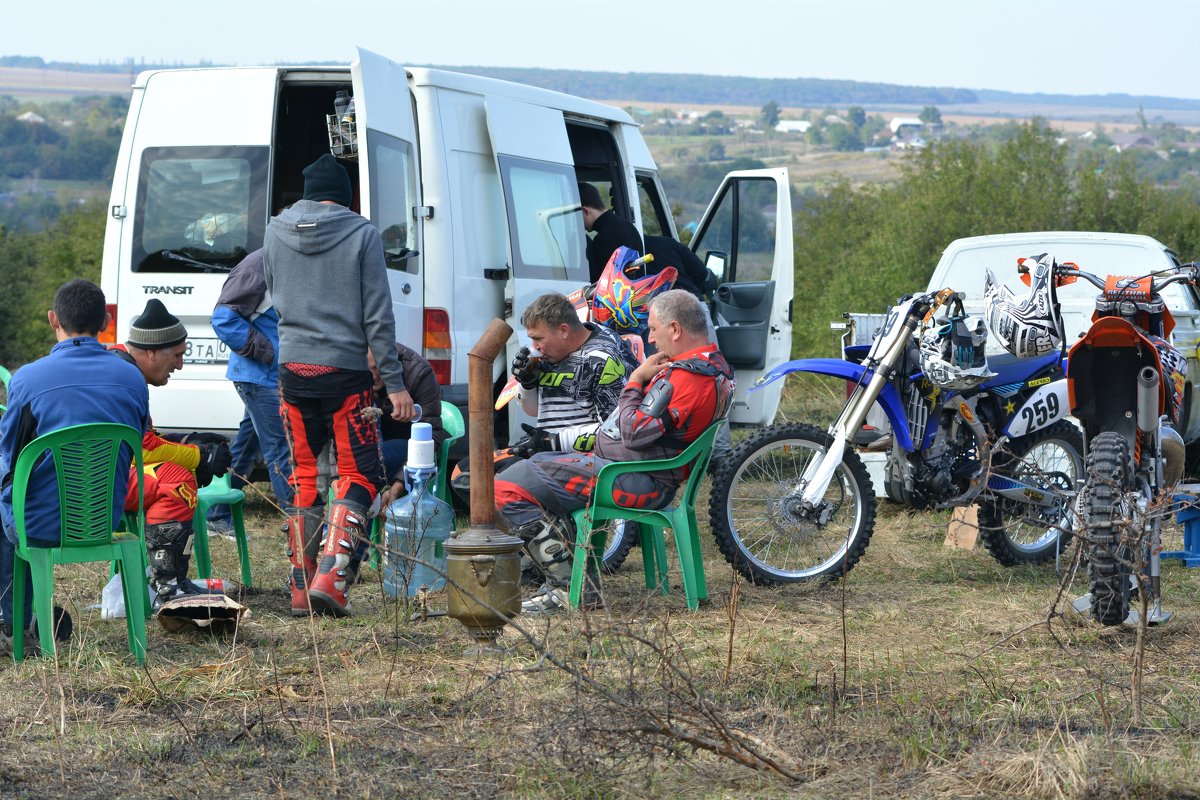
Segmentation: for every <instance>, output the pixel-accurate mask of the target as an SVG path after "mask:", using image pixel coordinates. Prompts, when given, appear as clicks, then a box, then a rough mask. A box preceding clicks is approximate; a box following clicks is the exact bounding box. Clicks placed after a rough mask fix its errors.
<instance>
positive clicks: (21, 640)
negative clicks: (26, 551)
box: [0, 534, 29, 661]
mask: <svg viewBox="0 0 1200 800" xmlns="http://www.w3.org/2000/svg"><path fill="white" fill-rule="evenodd" d="M2 535H3V534H0V536H2ZM28 591H29V587H28V585H27V583H26V580H25V560H24V559H23V558H21V556H19V555H17V554H16V553H14V554H13V583H12V610H13V626H12V627H13V641H12V648H13V661H24V660H25V634H24V632H23V631H22V630H21V624H22V622H24V620H25V602H26V592H28ZM17 620H21V621H22V622H17Z"/></svg>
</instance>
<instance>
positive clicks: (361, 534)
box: [263, 153, 413, 616]
mask: <svg viewBox="0 0 1200 800" xmlns="http://www.w3.org/2000/svg"><path fill="white" fill-rule="evenodd" d="M353 197H354V190H353V187H352V186H351V184H350V176H349V175H348V174H347V173H346V170H345V168H344V167H343V166H342V165H341V164H339V163H338V161H337V159H335V158H334V157H333V156H331V155H329V154H328V153H326V154H325V155H322V156H321V157H320V158H318V159H317V160H316V161H314V162H313V163H312V164H309V165H308V166H307V167H305V169H304V198H303V199H302V200H299V201H297V202H296V203H295V204H294V205H292V206H291V207H290V208H287V209H285V210H284V211H282V212H281V213H280V214H279V216H277V217H275V218H274V219H272V220H271V222H270V224H269V225H268V226H267V232H266V236H265V238H264V241H263V256H264V260H263V274H264V277H265V278H266V281H267V290H268V291H269V292H270V293H271V299H272V301H273V303H274V304H275V310H276V311H277V312H278V313H279V390H280V395H281V396H282V400H283V402H282V405H281V408H280V414H281V415H282V416H283V424H284V431H285V432H286V433H287V436H288V443H289V444H290V445H291V448H292V457H293V461H294V464H295V466H294V469H293V470H292V486H293V488H294V490H295V500H294V502H295V507H294V508H291V509H289V510H288V512H289V518H288V524H287V530H288V558H289V559H290V560H291V563H292V578H291V587H292V613H293V614H295V615H297V616H300V615H307V614H308V613H310V611H311V612H317V613H328V614H333V615H335V616H347V615H349V614H350V613H351V609H350V602H349V599H348V598H347V591H348V590H349V585H348V584H349V582H350V580H351V579H352V578H351V576H352V575H354V574H357V571H358V563H357V562H358V559H359V553H361V552H362V550H360V549H359V547H360V545H361V544H363V543H365V542H366V541H367V535H368V531H367V526H368V525H369V524H370V520H369V516H368V513H369V509H370V506H371V504H372V502H373V501H374V500H375V497H376V495H377V494H378V493H379V490H380V488H381V487H382V485H383V482H384V475H383V467H382V465H381V464H380V458H379V421H378V418H377V417H376V416H372V411H367V409H370V408H372V407H373V398H372V385H373V383H374V380H373V379H372V377H371V371H370V369H369V367H368V365H367V352H368V351H370V352H371V354H372V355H373V356H374V358H375V364H376V365H377V369H378V371H379V375H380V377H381V378H382V380H383V384H384V391H385V392H386V394H387V397H388V400H389V401H390V402H391V404H392V408H393V411H392V414H391V416H392V419H395V420H397V421H400V422H405V421H408V420H411V419H412V417H413V401H412V397H411V396H410V395H409V393H408V391H407V390H406V389H405V385H404V370H403V368H402V367H401V365H400V361H399V360H398V359H397V357H396V341H395V340H396V335H395V333H396V323H395V319H394V317H393V316H392V296H391V291H390V290H389V288H388V279H387V268H386V265H385V262H384V256H383V242H382V241H381V239H380V236H379V232H378V231H377V230H376V229H375V227H374V226H373V225H372V224H371V223H370V222H369V221H367V220H366V219H364V218H363V217H361V216H359V215H358V214H356V213H354V212H353V211H351V210H350V209H349V208H348V207H347V206H349V205H350V203H351V202H352V201H353ZM331 439H332V441H333V445H334V451H335V452H336V453H337V467H338V475H339V477H338V480H337V481H336V482H335V483H334V485H333V488H334V501H333V506H332V509H331V510H330V513H329V524H328V526H327V532H326V536H325V540H324V542H322V541H321V538H320V536H321V521H322V518H323V517H324V511H325V499H324V497H322V495H321V493H320V492H319V491H318V490H317V456H318V454H319V453H320V452H321V450H322V449H324V447H325V445H326V444H327V443H328V442H329V441H330V440H331Z"/></svg>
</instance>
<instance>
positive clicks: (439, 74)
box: [133, 65, 636, 124]
mask: <svg viewBox="0 0 1200 800" xmlns="http://www.w3.org/2000/svg"><path fill="white" fill-rule="evenodd" d="M263 70H272V71H275V72H286V73H288V74H291V75H294V74H295V73H304V72H307V73H313V74H314V77H316V76H317V74H320V75H321V76H322V77H323V79H325V80H329V79H330V78H333V77H335V76H338V75H346V77H349V72H350V68H349V67H348V66H339V65H328V66H321V65H304V66H273V67H185V68H182V69H153V70H146V71H144V72H142V73H140V74H139V75H138V76H137V79H136V80H135V81H134V83H133V86H134V88H145V86H146V82H147V81H148V80H149V78H150V77H151V76H152V75H155V74H157V73H162V72H211V73H213V74H219V73H222V72H246V71H255V72H258V71H263ZM405 70H406V71H407V72H408V75H409V80H410V81H412V83H413V84H414V85H416V86H432V87H438V88H446V89H455V90H458V91H463V92H473V93H476V94H492V95H499V96H501V97H507V98H511V99H513V100H520V101H523V102H526V103H532V104H534V105H539V106H544V107H547V108H557V109H559V110H561V111H566V112H570V113H574V114H579V115H581V116H587V117H595V118H597V119H604V120H608V121H610V122H622V123H626V124H636V123H634V121H633V118H632V117H631V116H629V114H627V113H626V112H625V111H623V110H621V109H619V108H616V107H615V106H609V105H605V104H604V103H598V102H596V101H594V100H587V99H585V98H582V97H577V96H575V95H570V94H565V93H563V92H556V91H553V90H551V89H542V88H539V87H537V86H529V85H527V84H523V83H514V82H512V81H504V80H500V79H499V78H486V77H484V76H482V75H470V74H467V73H465V72H453V71H451V70H445V69H434V68H432V67H405Z"/></svg>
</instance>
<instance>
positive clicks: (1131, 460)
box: [1018, 256, 1200, 625]
mask: <svg viewBox="0 0 1200 800" xmlns="http://www.w3.org/2000/svg"><path fill="white" fill-rule="evenodd" d="M1198 269H1200V268H1198V267H1197V265H1195V264H1185V265H1182V266H1180V267H1178V268H1176V270H1175V271H1174V272H1173V273H1172V274H1170V275H1168V276H1166V277H1159V276H1157V275H1145V276H1142V277H1121V276H1114V275H1110V276H1107V277H1100V276H1098V275H1093V274H1091V273H1089V272H1086V271H1084V270H1083V269H1081V268H1080V267H1079V266H1077V265H1076V264H1073V263H1071V262H1066V263H1062V264H1059V263H1056V262H1055V261H1054V260H1053V258H1051V257H1050V256H1040V257H1036V258H1027V259H1022V260H1021V261H1020V262H1019V265H1018V271H1019V272H1020V273H1021V276H1022V280H1024V281H1026V282H1027V283H1028V282H1029V281H1030V273H1031V270H1032V271H1034V272H1035V273H1036V272H1040V273H1042V275H1035V277H1034V280H1037V278H1038V277H1042V276H1044V275H1045V273H1047V272H1048V273H1049V275H1050V279H1049V280H1048V281H1047V282H1048V284H1049V292H1050V296H1051V297H1052V298H1054V299H1053V301H1052V302H1051V304H1050V305H1051V308H1052V309H1055V310H1057V308H1058V303H1057V295H1056V290H1057V288H1058V287H1059V286H1063V285H1066V284H1068V283H1073V282H1074V281H1076V280H1077V279H1079V278H1083V279H1084V280H1086V281H1088V282H1089V283H1091V284H1092V285H1094V286H1095V287H1096V288H1097V289H1099V290H1100V293H1099V294H1098V295H1097V297H1096V310H1095V312H1094V313H1093V315H1092V325H1091V327H1090V328H1088V330H1087V332H1086V333H1084V334H1083V337H1082V338H1081V339H1079V341H1077V342H1076V343H1075V344H1074V345H1072V347H1071V349H1070V352H1069V353H1068V355H1067V362H1068V367H1067V374H1068V376H1069V377H1068V381H1067V382H1068V391H1069V397H1070V402H1071V413H1072V414H1073V415H1074V416H1075V418H1076V419H1078V420H1079V422H1080V423H1081V424H1082V425H1083V432H1084V438H1085V440H1086V442H1087V469H1086V471H1085V477H1084V486H1083V488H1082V491H1081V496H1080V507H1081V514H1080V517H1081V522H1082V530H1083V531H1085V532H1086V535H1084V536H1083V537H1082V541H1083V546H1084V552H1085V554H1086V556H1087V576H1088V589H1089V594H1088V595H1087V596H1085V598H1082V599H1081V601H1079V602H1077V603H1076V608H1079V609H1080V610H1083V609H1084V608H1086V607H1087V606H1088V605H1090V609H1091V614H1092V616H1093V617H1094V618H1095V619H1096V621H1097V622H1100V623H1102V624H1104V625H1118V624H1120V623H1122V622H1124V621H1126V619H1127V617H1129V599H1130V592H1131V588H1132V587H1133V586H1135V585H1137V586H1138V588H1139V590H1141V591H1146V592H1148V595H1147V600H1148V609H1149V613H1148V615H1147V617H1148V621H1149V622H1152V623H1154V622H1164V621H1166V620H1167V619H1169V618H1170V614H1169V613H1167V612H1164V611H1163V610H1162V595H1161V586H1160V580H1159V566H1160V565H1159V552H1160V550H1161V548H1160V547H1159V540H1160V534H1161V527H1162V518H1163V516H1164V515H1165V514H1166V513H1168V512H1169V509H1170V490H1171V487H1172V486H1173V485H1174V484H1175V483H1176V482H1178V480H1179V478H1180V477H1181V476H1182V474H1183V468H1184V459H1185V451H1184V443H1183V438H1182V437H1181V436H1180V435H1179V433H1178V432H1176V430H1175V427H1174V426H1175V425H1178V424H1179V422H1180V412H1181V410H1182V408H1183V385H1184V377H1185V374H1186V370H1187V360H1186V358H1185V357H1184V355H1183V354H1182V353H1180V351H1179V350H1178V349H1176V348H1175V347H1174V346H1173V345H1171V344H1170V342H1169V341H1168V337H1169V336H1170V334H1171V330H1172V328H1174V326H1175V321H1174V319H1173V318H1172V316H1171V311H1170V309H1169V308H1168V307H1167V304H1166V303H1165V302H1164V301H1163V298H1162V296H1161V292H1162V290H1163V288H1164V287H1166V286H1168V285H1170V284H1172V283H1177V282H1188V283H1192V284H1193V285H1194V284H1195V283H1196V280H1197V275H1198ZM1043 279H1044V278H1043ZM1056 322H1057V320H1056ZM1059 324H1061V323H1059ZM1135 569H1136V570H1137V571H1138V572H1139V573H1141V575H1140V578H1141V579H1140V580H1135V579H1134V572H1135ZM1089 601H1090V602H1089Z"/></svg>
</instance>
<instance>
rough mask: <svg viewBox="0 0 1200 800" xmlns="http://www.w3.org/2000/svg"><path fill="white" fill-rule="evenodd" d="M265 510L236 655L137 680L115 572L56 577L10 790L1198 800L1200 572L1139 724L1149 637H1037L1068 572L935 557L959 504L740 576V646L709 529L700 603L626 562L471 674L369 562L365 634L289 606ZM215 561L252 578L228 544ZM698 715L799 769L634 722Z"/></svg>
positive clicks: (227, 647) (6, 724) (1167, 642)
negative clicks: (825, 565) (724, 752)
mask: <svg viewBox="0 0 1200 800" xmlns="http://www.w3.org/2000/svg"><path fill="white" fill-rule="evenodd" d="M251 511H252V514H251V527H252V537H251V538H252V542H251V548H252V557H253V564H254V567H255V577H256V581H258V582H259V584H260V585H261V586H262V587H263V588H259V589H255V590H253V591H252V592H250V593H248V594H247V595H246V596H245V597H244V602H245V603H246V604H247V605H248V606H250V607H251V609H252V610H253V616H252V617H251V618H250V619H249V620H247V621H246V622H245V623H244V624H243V625H242V627H241V630H240V631H239V633H238V635H237V636H236V637H234V638H229V639H212V638H209V637H207V636H180V635H169V634H167V633H165V632H164V631H162V630H161V629H160V628H158V626H157V625H153V626H152V627H151V629H150V634H149V635H150V649H151V652H150V657H149V662H148V667H147V669H146V670H144V671H143V670H139V669H138V668H136V667H135V666H134V664H133V662H132V661H131V659H130V658H129V657H128V655H127V651H126V649H125V647H126V646H125V641H124V628H123V626H122V625H121V624H120V623H117V622H107V621H102V620H100V619H99V617H98V616H97V615H96V614H95V612H89V611H87V610H85V609H84V606H86V605H88V604H90V603H94V602H96V601H97V600H98V598H99V590H100V587H101V586H102V584H103V583H104V581H105V579H106V577H107V576H106V575H105V574H104V573H103V571H101V570H98V569H97V570H92V571H89V570H88V569H87V568H74V569H71V568H66V569H62V570H61V571H60V586H61V596H60V600H61V601H65V603H66V605H68V606H69V607H70V608H71V610H72V611H73V613H74V615H75V618H76V636H75V638H74V639H73V640H72V642H71V643H70V645H69V646H67V647H65V648H64V649H63V650H62V652H61V653H60V664H59V675H60V676H61V687H62V691H61V693H60V691H59V689H58V684H57V683H56V678H55V673H54V669H53V664H50V663H47V662H46V661H44V660H40V659H34V660H30V661H27V662H25V663H24V664H21V665H11V666H5V667H4V670H5V678H6V679H7V680H6V683H7V686H8V690H7V693H6V698H7V703H6V704H5V707H4V709H3V711H2V712H0V719H2V720H3V722H2V723H0V730H3V748H2V750H0V752H2V753H3V755H0V795H3V796H5V797H46V796H62V795H65V794H68V791H69V793H70V794H71V795H72V796H74V797H102V796H103V797H106V798H107V797H111V796H126V797H208V796H222V797H307V796H313V795H316V794H317V793H319V792H324V793H325V794H327V795H328V796H331V797H396V796H404V797H409V796H429V795H433V794H435V793H436V794H444V795H447V796H488V797H492V796H505V797H615V798H624V797H646V796H655V797H658V796H662V797H812V798H817V797H834V796H837V797H932V798H943V797H944V798H951V797H1038V798H1041V797H1045V798H1085V797H1086V798H1093V797H1110V796H1111V797H1134V796H1136V797H1164V798H1166V797H1187V796H1200V776H1198V775H1197V771H1196V769H1195V767H1194V762H1195V757H1196V749H1197V733H1198V731H1200V687H1198V685H1197V682H1196V680H1195V675H1196V674H1197V668H1198V667H1200V626H1198V622H1197V621H1198V620H1200V580H1198V577H1200V573H1192V572H1189V571H1187V570H1184V569H1182V568H1180V567H1178V566H1175V564H1174V562H1170V563H1169V564H1168V565H1167V566H1166V568H1165V571H1164V586H1165V591H1166V597H1167V604H1168V606H1169V608H1170V609H1171V610H1173V611H1175V612H1177V617H1176V619H1175V620H1174V621H1172V622H1171V623H1170V624H1168V625H1167V626H1164V627H1162V628H1159V629H1154V630H1152V631H1151V633H1150V640H1149V652H1148V658H1147V670H1146V677H1145V686H1144V689H1143V691H1144V695H1145V703H1146V709H1147V711H1146V724H1145V725H1144V726H1143V727H1142V728H1140V729H1133V728H1131V727H1130V716H1131V715H1130V696H1129V694H1130V693H1129V676H1130V674H1131V672H1130V670H1131V662H1132V652H1133V646H1134V641H1135V636H1134V633H1133V631H1129V630H1125V629H1115V630H1113V629H1109V630H1101V629H1099V628H1098V627H1096V626H1094V625H1092V624H1090V623H1088V622H1087V621H1085V620H1080V619H1077V618H1067V619H1055V620H1054V622H1053V623H1052V624H1051V625H1050V626H1047V625H1045V624H1044V620H1045V619H1046V616H1047V610H1048V608H1049V607H1050V604H1051V603H1052V602H1053V600H1054V597H1055V595H1056V591H1057V587H1058V583H1059V580H1058V577H1057V576H1056V575H1055V574H1054V572H1053V570H1052V569H1051V568H1037V569H1017V570H1007V569H1004V568H1002V567H1000V566H999V565H997V564H996V563H995V562H993V561H992V560H991V559H990V558H988V557H987V556H986V555H985V554H984V553H983V552H962V551H956V550H955V551H952V550H945V549H943V548H942V547H941V541H942V539H943V536H944V533H945V524H946V522H947V519H948V517H947V515H946V514H938V513H923V514H920V513H911V512H908V511H904V510H901V509H899V508H897V507H896V506H890V505H888V506H885V507H884V508H883V509H882V513H881V519H880V523H879V526H878V530H877V533H876V535H875V538H874V539H873V541H872V544H871V547H870V549H869V550H868V552H867V554H866V556H865V558H864V559H863V561H862V563H861V564H860V565H859V566H858V567H857V568H856V569H855V570H854V571H853V572H852V573H851V574H850V576H849V579H848V581H847V582H846V584H845V586H844V587H842V586H840V585H833V586H825V587H798V588H792V589H766V588H761V587H755V586H753V585H750V584H747V583H745V582H742V583H741V584H740V586H739V587H738V592H737V594H738V604H737V608H738V611H737V625H736V629H735V633H734V637H733V644H732V650H730V646H729V614H728V611H727V604H728V600H729V597H730V593H731V589H732V584H733V575H732V572H731V570H730V569H729V568H728V567H727V565H725V563H724V562H723V561H722V560H720V558H719V556H718V555H717V554H716V548H715V547H714V546H711V541H708V542H706V543H705V546H706V554H707V555H708V556H709V557H708V559H707V568H708V574H709V590H710V595H711V598H712V601H711V603H710V604H709V605H707V606H705V607H702V608H701V609H700V610H699V611H698V612H696V613H688V612H686V610H685V609H684V605H683V598H682V595H681V592H680V590H679V588H678V583H676V586H675V591H674V593H672V594H671V595H670V596H668V597H665V598H663V597H658V596H657V595H652V596H648V595H647V594H646V592H645V590H644V588H643V587H642V577H641V575H640V569H637V567H640V563H639V562H640V558H639V554H638V553H636V552H635V553H634V554H633V557H632V559H631V561H630V564H629V565H628V566H627V567H626V568H625V569H624V570H623V571H622V572H621V573H620V574H618V575H617V576H614V577H613V578H610V579H606V590H607V596H608V600H609V603H610V605H611V608H612V614H611V617H608V616H606V615H603V614H588V615H578V614H571V615H561V616H558V617H555V618H552V619H551V620H549V621H548V622H547V621H536V620H532V619H522V620H521V621H520V622H521V624H522V626H523V627H525V628H526V630H527V631H528V632H529V634H530V636H531V637H532V641H533V642H534V643H538V646H535V645H534V644H531V643H530V641H527V640H525V639H523V638H522V637H521V636H519V635H517V634H516V633H515V632H513V631H509V632H507V633H506V634H505V637H504V638H505V640H506V642H507V643H508V644H509V646H510V647H511V654H510V656H509V657H508V658H506V659H503V660H474V659H468V658H464V657H463V656H462V650H463V646H464V645H465V644H466V643H467V642H466V638H465V636H464V634H463V632H462V630H461V629H460V627H459V626H458V623H456V622H454V621H452V620H447V619H431V620H428V621H426V622H423V623H410V622H408V621H407V615H405V614H404V613H402V612H401V610H400V608H399V606H398V605H397V604H396V603H394V602H393V601H391V600H390V599H388V598H386V597H385V596H384V594H383V592H382V590H381V588H380V586H379V584H378V582H377V581H378V577H377V575H376V574H375V573H374V572H369V573H368V574H369V576H370V578H371V580H372V581H375V582H373V583H368V584H367V585H363V586H359V587H358V588H357V589H356V591H355V593H354V602H355V605H356V607H357V609H358V612H359V613H358V616H356V617H355V618H354V619H351V620H342V621H335V620H316V621H315V622H314V623H313V624H312V625H311V626H310V624H309V622H308V621H306V620H295V619H293V618H291V617H290V616H289V614H288V596H287V594H286V593H285V591H284V588H283V578H284V574H285V568H286V562H285V559H284V556H283V552H282V549H283V541H282V538H281V536H280V534H279V533H278V525H277V522H278V520H277V519H276V517H275V516H274V515H273V514H271V513H270V512H269V510H268V509H267V507H266V506H265V505H264V504H261V503H260V502H256V501H253V500H252V501H251ZM1171 533H1172V535H1173V536H1177V535H1178V533H1177V532H1175V531H1172V532H1171ZM1168 544H1171V543H1170V542H1168ZM212 549H213V557H214V562H215V565H216V569H217V572H218V573H219V574H224V575H234V574H236V554H235V551H234V547H233V545H232V543H229V542H225V541H224V540H216V539H214V540H213V543H212ZM677 575H678V573H677V571H673V576H675V577H676V578H677ZM843 588H844V589H845V591H844V592H843V591H842V589H843ZM1072 591H1073V593H1078V592H1080V591H1082V590H1081V589H1078V588H1074V589H1073V590H1072ZM438 604H440V600H439V601H435V605H438ZM843 614H844V624H845V629H846V635H845V638H844V639H843V635H842V628H843ZM314 639H315V642H316V645H317V648H316V649H317V650H318V651H319V653H320V660H321V666H322V667H323V675H324V690H322V687H321V682H320V681H319V680H318V677H317V674H316V661H315V657H314V647H313V644H314ZM727 658H730V659H731V661H730V672H729V676H728V680H727V681H726V680H725V678H726V676H725V668H726V660H727ZM556 662H557V666H556ZM326 707H328V713H329V720H330V721H329V722H328V723H327V721H326ZM705 708H707V709H709V710H711V711H712V713H713V714H715V715H716V716H715V717H713V719H716V720H718V722H719V723H720V724H721V725H727V726H729V727H730V728H732V729H735V730H737V731H739V732H742V733H744V734H745V735H746V736H748V737H751V738H749V739H746V740H745V741H752V742H757V743H759V744H760V745H761V750H762V752H764V753H766V754H768V755H773V756H775V757H777V760H778V761H779V763H781V764H783V765H785V767H786V768H787V769H788V770H790V771H791V773H792V774H793V775H794V778H795V779H793V780H789V779H787V778H785V777H782V776H781V775H780V774H779V773H775V772H770V771H762V770H753V769H749V768H747V767H744V766H741V765H739V764H738V763H735V762H734V761H731V760H729V759H727V758H723V757H720V756H718V755H714V754H713V753H712V752H709V751H708V750H704V749H697V748H696V747H694V746H692V745H691V744H688V743H687V741H686V740H681V739H672V738H671V737H670V736H667V737H664V736H661V735H651V734H647V733H646V731H645V727H646V726H645V724H644V723H645V720H646V719H648V718H651V717H654V718H656V719H667V720H670V721H672V724H675V725H677V726H678V728H679V729H680V730H681V731H684V732H685V733H686V732H687V731H692V732H695V730H697V729H696V728H689V729H687V730H684V729H685V727H686V726H687V725H689V724H693V725H694V724H696V723H695V720H696V715H697V713H698V712H697V709H705ZM655 715H657V716H655ZM704 724H705V723H704V721H703V720H701V722H700V723H699V725H700V726H703V725H704ZM701 729H702V727H701ZM707 733H710V734H713V733H715V729H712V730H708V731H707ZM330 735H331V737H332V745H333V749H334V752H335V754H336V762H337V777H336V778H333V777H330V771H331V769H330V754H329V743H328V741H327V738H328V737H330Z"/></svg>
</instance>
